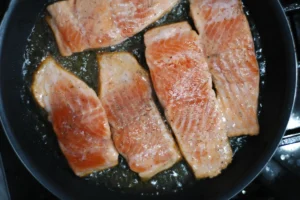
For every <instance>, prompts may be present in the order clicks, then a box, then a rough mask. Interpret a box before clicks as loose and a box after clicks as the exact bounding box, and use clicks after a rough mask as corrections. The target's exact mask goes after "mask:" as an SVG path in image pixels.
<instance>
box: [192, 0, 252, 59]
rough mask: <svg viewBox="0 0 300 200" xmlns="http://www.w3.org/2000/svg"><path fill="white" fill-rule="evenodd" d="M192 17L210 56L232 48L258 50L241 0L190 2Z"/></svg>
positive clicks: (196, 0)
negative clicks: (255, 48)
mask: <svg viewBox="0 0 300 200" xmlns="http://www.w3.org/2000/svg"><path fill="white" fill-rule="evenodd" d="M190 3H191V5H190V9H191V16H192V18H193V20H194V24H195V26H196V29H197V31H198V33H199V35H200V37H201V42H202V43H203V45H204V51H205V54H206V55H207V56H211V55H214V54H219V53H222V52H225V51H228V50H230V49H236V48H241V47H242V48H247V49H250V50H253V49H254V45H253V40H252V36H251V32H250V28H249V24H248V21H247V18H246V16H245V14H244V12H243V7H242V3H241V1H240V0H190Z"/></svg>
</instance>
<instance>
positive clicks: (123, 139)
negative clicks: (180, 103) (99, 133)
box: [98, 52, 181, 179]
mask: <svg viewBox="0 0 300 200" xmlns="http://www.w3.org/2000/svg"><path fill="white" fill-rule="evenodd" d="M98 63H99V68H100V82H101V83H100V92H99V94H100V98H101V100H102V102H103V106H104V108H105V110H106V112H107V116H108V120H109V123H110V125H111V130H112V134H113V141H114V144H115V147H116V148H117V150H118V151H119V153H120V154H122V155H123V156H124V157H125V158H126V160H127V162H128V164H129V167H130V169H131V170H133V171H134V172H137V173H138V174H139V176H140V177H141V178H142V179H149V178H151V177H152V176H154V175H155V174H157V173H159V172H161V171H163V170H165V169H167V168H170V167H171V166H172V165H174V164H175V163H176V162H177V161H179V160H180V159H181V156H180V153H179V151H178V149H177V147H176V144H175V141H174V139H173V137H172V135H171V132H170V130H169V129H168V128H167V126H166V124H165V123H164V121H163V119H162V117H161V115H160V113H159V111H158V109H157V107H156V105H155V103H154V101H153V98H152V89H151V85H150V80H149V78H148V74H147V72H146V71H145V70H144V69H142V68H141V66H140V65H139V64H138V62H137V61H136V59H135V58H134V57H133V56H132V55H131V54H129V53H125V52H123V53H106V54H103V55H99V56H98Z"/></svg>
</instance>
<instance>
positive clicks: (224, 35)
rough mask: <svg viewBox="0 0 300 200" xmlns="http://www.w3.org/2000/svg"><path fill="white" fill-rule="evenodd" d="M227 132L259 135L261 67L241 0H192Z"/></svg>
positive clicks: (193, 11)
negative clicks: (258, 114) (258, 109)
mask: <svg viewBox="0 0 300 200" xmlns="http://www.w3.org/2000/svg"><path fill="white" fill-rule="evenodd" d="M190 2H191V15H192V17H193V19H194V23H195V26H196V28H197V30H198V32H199V34H200V37H201V43H202V44H203V45H204V49H205V54H206V56H208V58H209V68H210V71H211V73H212V75H213V82H214V84H215V87H216V91H217V98H218V102H219V103H220V107H221V109H222V111H223V112H224V117H225V119H226V127H227V135H228V136H230V137H232V136H240V135H257V134H258V133H259V123H258V119H257V108H258V94H259V67H258V63H257V60H256V57H255V52H254V44H253V39H252V35H251V31H250V28H249V24H248V21H247V18H246V16H245V14H244V12H243V8H242V3H241V1H240V0H190Z"/></svg>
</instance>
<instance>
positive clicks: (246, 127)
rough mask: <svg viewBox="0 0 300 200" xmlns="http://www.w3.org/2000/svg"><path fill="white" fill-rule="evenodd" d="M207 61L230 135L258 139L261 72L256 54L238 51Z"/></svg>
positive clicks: (222, 54) (245, 50)
mask: <svg viewBox="0 0 300 200" xmlns="http://www.w3.org/2000/svg"><path fill="white" fill-rule="evenodd" d="M208 61H209V66H210V70H211V73H212V74H213V82H214V84H215V87H216V89H217V99H218V102H219V105H220V107H221V109H222V111H223V114H224V117H225V119H226V122H225V123H226V127H227V128H226V129H227V135H228V136H229V137H233V136H240V135H257V134H258V133H259V125H258V119H257V107H258V90H259V70H258V66H257V61H256V57H255V53H254V51H252V50H251V51H250V50H247V49H235V50H232V51H227V52H224V53H221V54H219V55H214V56H211V57H210V58H209V59H208Z"/></svg>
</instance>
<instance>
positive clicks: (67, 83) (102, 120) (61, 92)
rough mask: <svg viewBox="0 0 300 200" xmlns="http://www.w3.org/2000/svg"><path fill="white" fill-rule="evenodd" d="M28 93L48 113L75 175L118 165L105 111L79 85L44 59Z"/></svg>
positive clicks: (63, 71) (85, 86)
mask: <svg viewBox="0 0 300 200" xmlns="http://www.w3.org/2000/svg"><path fill="white" fill-rule="evenodd" d="M31 89H32V93H33V95H34V98H35V99H36V101H37V103H38V104H39V105H40V106H41V107H42V108H44V109H45V110H46V111H47V112H48V116H49V120H50V121H51V122H52V125H53V128H54V131H55V133H56V136H57V139H58V143H59V146H60V148H61V150H62V152H63V154H64V155H65V157H66V158H67V160H68V163H69V165H70V166H71V168H72V169H73V171H74V173H75V174H76V175H78V176H84V175H87V174H89V173H91V172H93V171H99V170H102V169H106V168H109V167H113V166H115V165H117V164H118V152H117V151H116V149H115V148H114V146H113V142H112V139H111V133H110V129H109V124H108V120H107V116H106V113H105V110H104V108H103V107H102V104H101V102H100V100H99V99H98V97H97V95H96V93H95V92H94V91H93V90H92V89H91V88H89V87H88V86H87V85H86V84H85V83H84V82H83V81H81V80H80V79H78V78H77V77H75V76H74V75H72V74H71V73H69V72H67V71H66V70H64V69H63V68H62V67H61V66H60V65H59V64H58V63H56V62H55V60H54V59H53V58H51V57H47V58H46V59H45V60H44V61H43V62H42V64H41V65H40V67H39V68H38V70H37V71H36V73H35V75H34V80H33V84H32V88H31Z"/></svg>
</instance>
